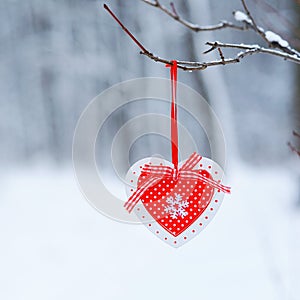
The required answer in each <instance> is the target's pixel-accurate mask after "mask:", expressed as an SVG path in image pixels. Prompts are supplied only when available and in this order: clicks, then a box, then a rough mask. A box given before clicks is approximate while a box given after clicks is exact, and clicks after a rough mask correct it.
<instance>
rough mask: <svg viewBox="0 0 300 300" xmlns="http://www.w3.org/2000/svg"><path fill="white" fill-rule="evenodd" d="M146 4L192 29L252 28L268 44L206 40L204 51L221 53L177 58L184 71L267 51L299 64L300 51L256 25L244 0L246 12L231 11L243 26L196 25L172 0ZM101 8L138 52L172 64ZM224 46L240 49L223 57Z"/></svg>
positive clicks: (269, 53) (223, 24) (224, 63)
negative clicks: (216, 57)
mask: <svg viewBox="0 0 300 300" xmlns="http://www.w3.org/2000/svg"><path fill="white" fill-rule="evenodd" d="M141 1H143V2H144V3H146V4H149V5H151V6H154V7H157V8H159V9H160V10H162V11H163V12H165V13H166V14H167V15H169V16H170V17H171V18H173V19H174V20H176V21H177V22H179V23H181V24H183V25H184V26H186V27H187V28H189V29H191V30H193V31H195V32H200V31H211V30H220V29H224V28H226V27H231V28H233V29H239V30H246V29H252V30H254V31H255V32H256V33H257V34H259V35H260V36H261V37H262V38H263V40H264V41H266V43H267V47H263V46H260V45H245V44H232V43H221V42H217V41H216V42H207V43H206V45H208V46H210V47H211V48H210V49H208V50H207V51H205V52H204V54H206V53H209V52H211V51H214V50H216V51H218V54H219V56H220V59H219V60H213V61H207V62H205V61H204V62H195V61H180V60H179V61H177V63H178V68H179V69H182V70H184V71H197V70H205V69H206V68H208V67H213V66H220V65H228V64H234V63H239V62H240V61H241V59H243V58H244V57H246V56H250V55H253V54H260V53H263V54H268V55H272V56H277V57H281V58H283V59H284V60H288V61H292V62H294V63H297V64H300V53H299V52H298V51H296V50H295V49H293V48H292V47H291V46H290V45H289V43H288V42H287V41H285V40H284V39H283V38H282V37H281V36H279V35H278V34H276V33H274V32H272V31H265V30H264V29H263V28H262V27H259V26H257V24H256V22H255V20H254V18H253V16H252V14H251V13H250V11H249V9H248V7H247V5H246V2H245V0H241V2H242V4H243V7H244V10H245V12H241V11H235V12H233V15H234V18H235V20H236V21H237V22H242V23H243V26H237V25H234V24H232V23H230V22H228V21H223V22H221V23H219V24H217V25H209V26H199V25H196V24H192V23H190V22H188V21H186V20H184V19H182V18H181V17H180V16H179V14H178V12H177V9H176V7H175V5H174V3H171V5H170V9H168V8H167V7H165V6H164V5H162V4H161V3H160V1H158V0H141ZM104 8H105V9H106V10H107V11H108V12H109V13H110V15H111V16H112V17H113V18H114V19H115V21H116V22H117V23H118V24H119V25H120V26H121V28H122V29H123V30H124V31H125V33H126V34H127V35H128V36H129V37H130V38H131V39H132V40H133V42H134V43H135V44H136V45H137V46H138V47H139V48H140V50H141V51H140V54H142V55H145V56H147V57H148V58H150V59H151V60H153V61H155V62H159V63H163V64H169V65H172V60H173V59H172V60H171V59H166V58H162V57H159V56H157V55H155V54H153V53H152V52H151V51H150V50H148V49H147V48H146V47H145V46H144V45H143V44H142V43H141V42H140V41H139V40H138V39H137V38H136V37H135V36H134V35H133V34H132V33H131V32H130V30H129V29H128V28H127V27H125V25H124V24H123V23H122V22H121V21H120V20H119V19H118V17H117V16H116V15H115V14H114V13H113V12H112V11H111V10H110V8H109V7H108V6H107V5H106V4H104ZM223 48H232V49H240V50H241V51H240V52H239V53H238V54H237V55H236V56H234V57H231V58H225V56H224V54H223V52H222V49H223Z"/></svg>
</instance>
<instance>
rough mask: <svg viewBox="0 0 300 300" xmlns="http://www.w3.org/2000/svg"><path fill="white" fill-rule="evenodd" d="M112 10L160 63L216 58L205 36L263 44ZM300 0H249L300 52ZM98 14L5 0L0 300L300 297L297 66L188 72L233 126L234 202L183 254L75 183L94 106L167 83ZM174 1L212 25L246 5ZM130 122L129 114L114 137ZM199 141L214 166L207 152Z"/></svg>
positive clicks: (68, 1)
mask: <svg viewBox="0 0 300 300" xmlns="http://www.w3.org/2000/svg"><path fill="white" fill-rule="evenodd" d="M107 2H109V3H108V4H109V5H110V6H111V7H112V9H113V10H114V11H115V12H116V13H117V14H118V15H119V16H120V18H121V19H122V20H123V21H124V22H125V23H126V24H127V25H128V27H129V28H131V29H132V31H133V32H134V33H135V34H136V35H137V36H138V37H139V38H140V39H141V41H143V43H144V44H145V45H147V47H149V49H150V50H151V51H153V52H154V53H157V54H159V55H160V56H163V57H169V58H178V59H189V60H200V61H203V60H208V59H212V58H213V54H210V55H208V56H204V55H202V54H201V53H202V52H203V51H204V50H206V49H207V47H205V45H204V44H205V42H206V41H208V40H209V41H214V40H220V41H227V42H244V43H262V41H261V40H260V39H259V38H258V37H257V36H256V35H255V34H254V33H253V32H237V31H233V30H229V29H227V30H223V31H218V32H214V33H205V34H204V33H198V34H196V33H192V32H190V31H188V30H187V29H185V28H183V27H182V26H180V25H179V24H176V23H175V22H174V21H173V20H171V19H170V18H168V17H167V16H166V15H164V14H162V13H161V12H159V11H158V10H156V9H155V8H151V7H148V6H147V5H145V4H144V3H142V2H141V1H139V0H131V1H124V0H123V1H122V0H111V1H107ZM296 2H297V1H293V0H288V1H286V0H263V1H255V0H252V1H251V0H248V3H249V5H250V7H251V9H252V11H253V13H254V14H255V16H256V17H257V20H258V23H259V25H261V26H264V27H266V28H267V29H271V30H274V31H277V32H278V33H280V34H281V35H282V36H283V37H284V38H286V39H287V40H289V41H290V43H291V44H293V45H295V47H300V45H299V44H300V42H299V38H300V31H299V30H300V29H299V24H300V14H299V5H298V4H297V3H296ZM102 4H103V2H102V1H94V0H61V1H58V0H45V1H40V0H27V1H17V0H1V2H0V15H1V18H0V40H1V43H0V95H1V102H0V136H1V147H0V154H1V155H0V161H1V170H0V178H1V181H0V182H1V189H0V199H1V200H0V241H1V247H0V299H7V300H8V299H12V300H17V299H22V300H23V299H30V300H33V299H74V300H75V299H121V298H122V299H154V298H155V299H157V298H158V299H161V298H170V299H191V300H192V299H212V300H217V299H218V300H219V299H244V300H246V299H251V300H253V299H263V300H271V299H272V300H273V299H275V300H277V299H278V300H279V299H280V300H283V299H286V300H292V299H295V300H296V299H299V297H300V288H299V280H300V254H299V253H300V241H299V237H300V236H299V233H300V197H299V176H300V172H299V170H300V159H299V158H298V157H297V156H296V155H295V154H293V153H291V151H290V149H289V148H288V147H287V142H288V141H289V140H291V141H293V143H294V144H296V143H297V141H296V140H293V137H292V131H293V129H296V130H297V129H298V130H299V128H300V118H299V113H300V101H299V99H300V88H299V83H300V68H299V67H298V66H296V65H294V64H292V63H289V62H285V61H283V60H281V59H279V58H274V57H268V56H252V57H248V58H246V59H245V60H243V61H242V62H241V63H240V64H236V65H230V66H226V67H217V68H210V69H207V70H205V71H204V72H198V73H197V72H196V73H184V72H180V74H179V76H180V81H182V82H184V83H186V84H187V85H189V86H191V87H193V88H194V89H196V90H197V91H199V92H200V93H202V94H203V95H204V96H205V97H206V99H207V100H208V101H209V103H210V104H211V105H212V107H213V109H214V110H215V112H216V114H217V115H218V117H219V119H220V121H221V123H222V126H223V128H224V132H225V139H226V143H227V155H228V159H227V169H226V173H227V181H226V182H227V183H230V185H231V186H232V188H233V194H232V196H227V197H226V198H225V201H224V203H223V206H222V208H221V210H220V212H219V214H218V215H217V216H216V218H215V220H214V221H213V222H212V223H211V224H210V226H209V227H208V228H207V229H206V230H205V231H204V232H203V233H202V234H201V235H199V236H198V237H197V238H196V239H194V240H193V241H191V242H190V243H189V244H187V245H185V246H183V247H182V248H180V249H179V250H174V249H171V248H169V246H167V245H164V244H162V242H160V241H159V240H158V239H156V237H154V236H152V234H150V233H149V232H148V231H147V230H146V229H145V228H144V227H143V226H134V225H128V224H123V223H118V222H115V221H112V220H110V219H108V218H106V217H104V216H102V215H100V214H99V213H98V212H96V211H95V210H94V209H93V208H92V207H91V206H90V205H89V204H88V203H87V202H86V201H85V199H84V197H83V196H82V194H81V193H80V191H79V188H78V186H77V183H76V180H75V176H74V174H73V169H72V155H71V153H72V138H73V133H74V129H75V126H76V122H77V121H78V118H79V116H80V114H81V113H82V111H83V109H84V108H85V107H86V105H87V104H88V103H89V101H91V99H93V98H94V97H95V96H97V95H98V94H99V93H100V92H102V91H103V90H105V89H106V88H108V87H110V86H111V85H113V84H115V83H118V82H120V81H123V80H128V79H133V78H137V77H143V76H157V77H166V76H168V73H167V71H166V69H165V68H164V67H163V65H161V64H156V63H154V62H153V61H150V60H148V59H147V58H145V57H142V56H140V55H139V54H138V49H137V48H136V46H135V45H134V44H133V43H132V42H131V41H130V40H129V39H128V37H127V36H125V35H124V33H123V32H122V31H121V29H120V28H119V27H118V26H117V24H116V23H115V22H114V21H113V20H112V19H111V17H110V16H108V14H107V13H106V12H105V11H104V10H103V9H102ZM166 4H168V3H167V2H166ZM175 4H176V5H177V9H178V11H179V12H180V13H181V14H182V16H184V17H186V18H187V19H189V20H192V21H193V22H195V23H199V24H202V25H206V24H214V23H217V22H218V21H220V20H223V19H227V20H232V14H231V13H232V11H233V10H236V9H242V7H241V3H240V1H239V0H227V1H218V0H188V1H186V0H182V1H180V0H177V1H175ZM273 8H274V9H273ZM225 54H226V55H227V56H230V55H233V53H232V52H226V53H225ZM103 109H105V108H103ZM195 109H197V108H196V107H195ZM147 111H148V112H151V105H147V106H145V111H143V109H141V113H145V112H147ZM164 113H165V114H168V112H167V111H165V112H164ZM124 120H126V110H122V112H120V114H117V115H115V126H117V127H120V125H122V122H124ZM113 130H115V129H114V128H112V132H113ZM109 135H110V133H109V132H107V136H109ZM194 138H195V139H196V140H197V139H198V140H199V141H200V143H202V144H203V149H205V151H206V152H207V153H208V154H207V155H209V148H208V145H206V140H205V139H202V137H201V138H200V137H197V136H195V137H194ZM147 139H148V140H147ZM149 139H150V140H149ZM149 141H151V142H149ZM102 143H103V145H106V146H108V147H109V145H107V143H105V141H102ZM160 143H161V140H160V137H159V136H145V137H143V140H142V141H140V142H139V143H137V144H136V145H135V148H134V149H133V150H132V152H131V153H130V156H131V158H130V159H131V161H132V162H134V161H137V160H138V159H140V158H141V157H145V156H149V155H151V154H153V153H158V152H159V149H160V147H159V145H160ZM145 145H147V146H145ZM207 149H208V150H207ZM121 150H122V149H121ZM121 150H120V151H121ZM161 151H164V149H162V150H161ZM203 151H204V150H203ZM160 154H161V155H166V153H160ZM128 155H129V154H128V153H125V154H124V159H127V158H128Z"/></svg>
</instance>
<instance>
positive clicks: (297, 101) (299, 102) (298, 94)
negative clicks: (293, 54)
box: [294, 1, 300, 208]
mask: <svg viewBox="0 0 300 300" xmlns="http://www.w3.org/2000/svg"><path fill="white" fill-rule="evenodd" d="M295 11H296V18H297V20H296V24H297V27H299V26H300V4H299V2H296V1H295ZM295 68H296V70H295V96H294V123H295V129H296V131H297V132H299V129H300V65H296V66H295ZM295 145H296V147H297V149H300V140H299V139H296V140H295ZM298 173H299V175H298V177H299V178H298V180H299V182H300V172H298ZM297 206H298V207H299V208H300V184H299V187H298V199H297Z"/></svg>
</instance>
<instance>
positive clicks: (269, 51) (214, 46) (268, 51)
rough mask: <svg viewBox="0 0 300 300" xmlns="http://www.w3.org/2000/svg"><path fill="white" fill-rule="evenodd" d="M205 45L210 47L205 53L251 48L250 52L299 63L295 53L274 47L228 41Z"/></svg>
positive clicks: (299, 60)
mask: <svg viewBox="0 0 300 300" xmlns="http://www.w3.org/2000/svg"><path fill="white" fill-rule="evenodd" d="M206 45H209V46H211V48H210V49H209V50H207V51H206V52H205V53H208V52H210V51H213V50H215V49H218V48H232V49H241V50H244V51H245V50H252V51H253V53H252V54H254V53H265V54H270V55H273V56H278V57H282V58H283V59H285V60H290V61H293V62H295V63H297V64H300V57H298V56H297V55H292V54H288V53H284V52H282V51H279V50H275V49H269V48H264V47H260V46H259V45H244V44H229V43H220V42H207V43H206Z"/></svg>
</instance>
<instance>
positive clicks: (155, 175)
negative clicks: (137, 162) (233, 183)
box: [124, 152, 230, 213]
mask: <svg viewBox="0 0 300 300" xmlns="http://www.w3.org/2000/svg"><path fill="white" fill-rule="evenodd" d="M201 159H202V156H200V155H199V154H197V153H196V152H194V153H193V154H192V155H191V156H190V157H189V158H188V159H187V161H186V162H185V163H184V164H183V166H182V167H181V168H180V169H179V170H177V169H176V168H172V167H168V166H152V165H149V164H146V165H145V166H144V167H143V169H142V172H141V175H140V176H142V178H143V177H146V180H144V182H143V183H142V184H141V186H139V187H138V188H137V190H136V191H135V192H134V193H133V194H132V195H131V197H130V198H129V199H128V200H127V202H126V203H125V205H124V207H125V208H126V209H127V210H128V212H129V213H130V212H131V211H132V210H133V208H134V207H135V205H136V204H137V203H138V202H139V201H140V199H141V197H142V196H143V194H144V193H145V192H146V191H147V189H148V188H149V187H151V186H153V185H155V184H156V183H158V182H159V181H160V180H162V178H164V179H166V178H169V179H178V178H181V179H185V180H188V179H194V180H200V181H202V182H203V183H205V184H208V185H210V186H211V187H213V188H216V189H218V190H220V191H222V192H223V193H230V187H227V186H224V185H222V184H220V183H218V182H216V181H215V180H213V179H210V178H207V177H205V176H203V175H201V174H199V170H193V168H194V167H195V166H196V165H197V164H198V163H199V162H200V160H201Z"/></svg>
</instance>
